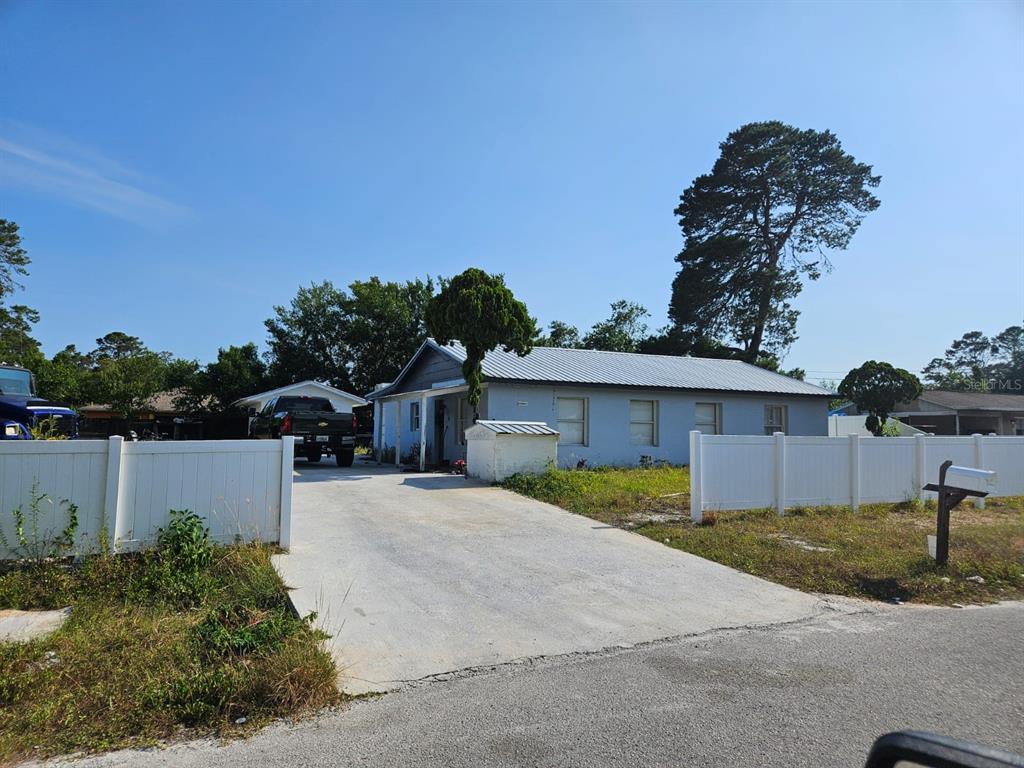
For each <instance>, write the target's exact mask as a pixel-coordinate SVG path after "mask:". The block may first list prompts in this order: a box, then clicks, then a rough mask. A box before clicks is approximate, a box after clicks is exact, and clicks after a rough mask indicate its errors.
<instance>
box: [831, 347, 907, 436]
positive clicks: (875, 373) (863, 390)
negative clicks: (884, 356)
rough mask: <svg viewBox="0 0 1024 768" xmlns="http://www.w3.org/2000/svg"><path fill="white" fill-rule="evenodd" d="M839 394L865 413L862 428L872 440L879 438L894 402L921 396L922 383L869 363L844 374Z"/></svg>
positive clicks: (887, 366) (899, 370) (898, 370)
mask: <svg viewBox="0 0 1024 768" xmlns="http://www.w3.org/2000/svg"><path fill="white" fill-rule="evenodd" d="M839 394H840V395H841V396H842V397H845V398H846V399H847V400H851V401H852V402H853V403H854V404H855V405H856V406H857V408H858V409H859V410H860V411H862V412H866V413H867V414H868V416H867V418H866V419H865V420H864V426H865V427H867V428H868V429H869V430H870V431H871V434H873V435H875V437H881V436H882V435H883V433H884V429H885V423H886V421H888V419H889V414H890V413H891V412H892V410H893V408H894V407H895V406H896V403H905V402H908V401H910V400H913V399H914V398H915V397H917V396H918V395H920V394H921V382H920V381H918V379H917V377H916V376H915V375H914V374H912V373H910V371H905V370H904V369H902V368H896V367H894V366H892V365H890V364H889V363H881V362H876V361H874V360H868V361H867V362H866V363H864V364H863V365H862V366H860V367H859V368H854V369H853V370H852V371H850V372H849V373H848V374H846V378H844V379H843V380H842V381H841V382H840V384H839Z"/></svg>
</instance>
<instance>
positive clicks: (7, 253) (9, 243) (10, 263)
mask: <svg viewBox="0 0 1024 768" xmlns="http://www.w3.org/2000/svg"><path fill="white" fill-rule="evenodd" d="M31 261H32V260H31V259H29V257H28V253H27V252H26V251H25V249H24V248H22V247H21V233H20V232H19V230H18V225H17V224H16V223H14V222H13V221H10V220H9V219H0V301H2V300H3V298H4V296H6V295H7V294H9V293H13V292H14V289H15V288H18V287H19V285H18V282H17V277H18V276H19V275H20V276H25V275H27V274H28V265H29V264H30V263H31Z"/></svg>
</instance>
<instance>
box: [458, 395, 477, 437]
mask: <svg viewBox="0 0 1024 768" xmlns="http://www.w3.org/2000/svg"><path fill="white" fill-rule="evenodd" d="M470 413H471V412H470V409H469V398H465V397H461V398H459V414H458V415H459V445H465V444H466V427H467V426H469V420H470V419H472V418H473V417H472V416H471V415H470Z"/></svg>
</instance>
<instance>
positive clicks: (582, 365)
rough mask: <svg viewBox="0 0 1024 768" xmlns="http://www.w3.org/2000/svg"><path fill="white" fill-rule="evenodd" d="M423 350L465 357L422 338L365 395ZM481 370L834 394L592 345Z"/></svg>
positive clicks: (543, 377)
mask: <svg viewBox="0 0 1024 768" xmlns="http://www.w3.org/2000/svg"><path fill="white" fill-rule="evenodd" d="M428 348H432V349H436V350H438V351H439V352H441V353H442V354H445V355H447V356H449V357H451V358H452V359H453V360H455V361H456V362H459V363H461V362H464V361H465V359H466V350H465V347H463V346H462V345H461V344H449V345H446V346H442V345H440V344H438V343H437V342H435V341H434V340H433V339H428V340H427V341H426V342H424V344H423V346H421V347H420V349H419V350H418V351H417V352H416V354H415V355H414V356H413V358H412V360H410V361H409V363H408V364H407V365H406V366H405V368H404V369H403V370H402V373H401V374H399V376H398V378H396V379H395V381H394V382H393V383H392V384H391V385H389V386H388V387H384V388H382V389H379V390H377V391H375V392H372V393H370V395H369V397H370V399H371V400H372V399H375V398H377V397H383V396H387V395H388V394H389V393H390V392H391V391H392V390H393V389H394V388H395V387H396V386H397V385H398V384H399V383H401V381H402V378H403V376H404V375H405V374H406V372H407V371H409V369H410V368H411V367H412V365H413V363H414V362H415V361H416V359H417V358H418V357H419V356H420V355H421V354H422V353H423V351H424V350H425V349H428ZM483 373H484V379H485V380H489V381H520V382H536V383H552V384H584V385H599V386H619V387H644V388H650V389H692V390H702V391H721V392H758V393H767V394H779V395H813V396H818V397H835V395H833V394H832V393H831V392H829V391H828V390H826V389H822V388H821V387H817V386H815V385H813V384H808V383H806V382H803V381H799V380H797V379H793V378H790V377H788V376H783V375H781V374H778V373H773V372H772V371H768V370H765V369H764V368H758V367H757V366H756V365H750V364H749V363H744V362H741V361H739V360H715V359H711V358H704V357H679V356H674V355H641V354H635V353H631V352H600V351H597V350H592V349H562V348H560V347H534V348H533V350H532V351H531V352H530V353H529V354H527V355H525V356H524V357H520V356H519V355H517V354H515V353H514V352H505V351H503V350H502V349H500V348H499V349H495V350H493V351H491V352H488V353H487V354H486V355H485V356H484V361H483Z"/></svg>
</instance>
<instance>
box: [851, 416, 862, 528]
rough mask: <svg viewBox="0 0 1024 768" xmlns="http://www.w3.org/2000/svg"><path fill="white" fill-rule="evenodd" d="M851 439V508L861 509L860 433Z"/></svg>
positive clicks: (854, 509) (853, 435)
mask: <svg viewBox="0 0 1024 768" xmlns="http://www.w3.org/2000/svg"><path fill="white" fill-rule="evenodd" d="M849 440H850V509H852V510H853V511H854V512H856V511H857V510H858V509H860V435H857V434H852V435H850V437H849Z"/></svg>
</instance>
